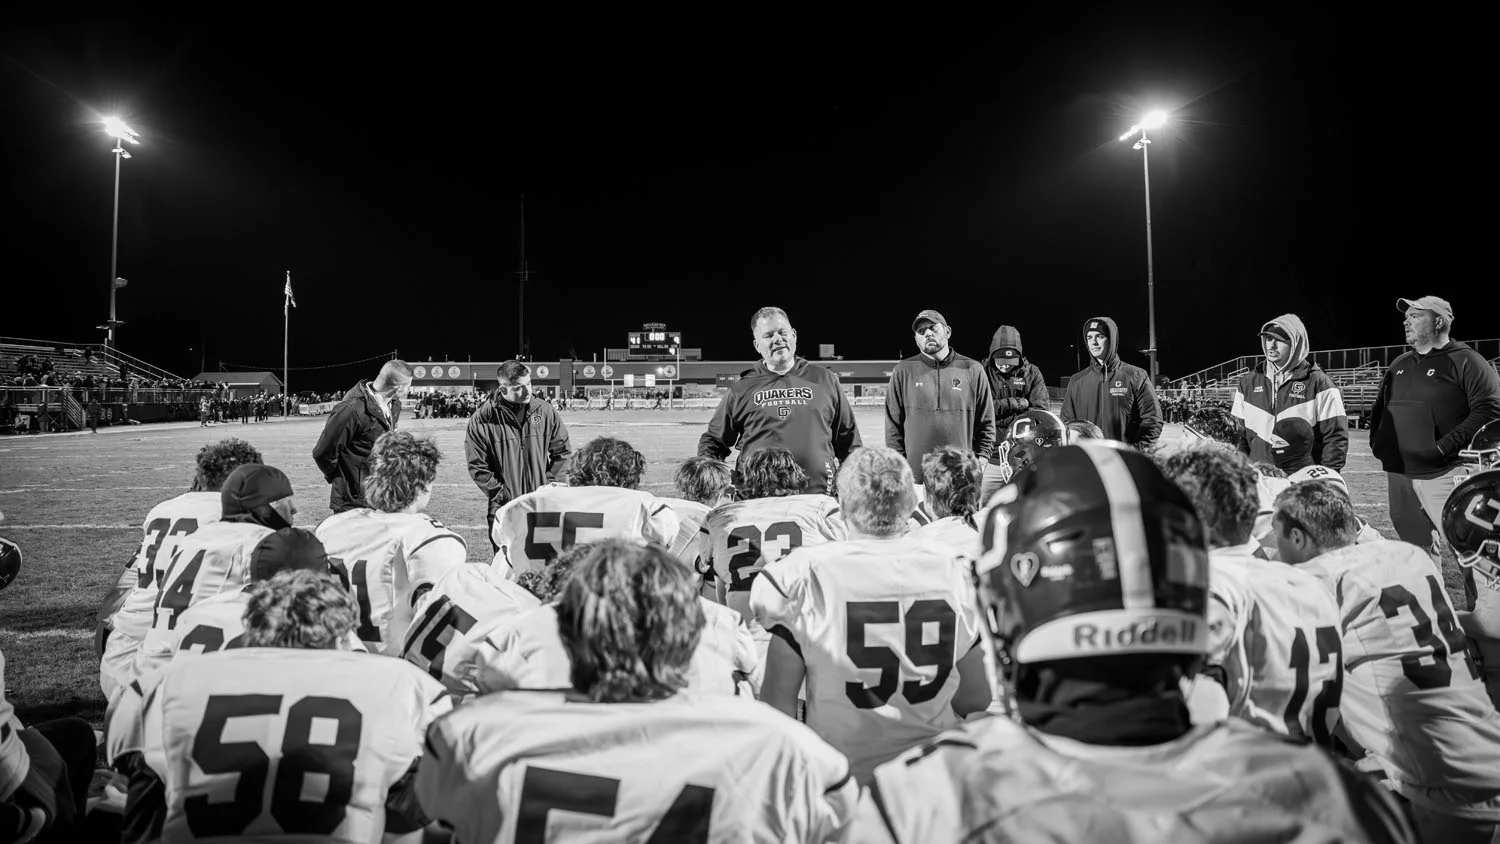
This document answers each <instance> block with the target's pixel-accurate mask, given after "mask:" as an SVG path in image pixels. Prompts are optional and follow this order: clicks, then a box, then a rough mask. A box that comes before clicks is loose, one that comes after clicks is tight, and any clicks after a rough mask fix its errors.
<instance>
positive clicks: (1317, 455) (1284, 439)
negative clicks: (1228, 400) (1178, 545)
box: [1229, 314, 1349, 474]
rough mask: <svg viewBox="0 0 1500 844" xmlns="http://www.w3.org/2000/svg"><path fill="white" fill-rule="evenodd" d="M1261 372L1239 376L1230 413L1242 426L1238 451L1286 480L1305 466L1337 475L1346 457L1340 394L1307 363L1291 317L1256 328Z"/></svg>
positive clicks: (1301, 331)
mask: <svg viewBox="0 0 1500 844" xmlns="http://www.w3.org/2000/svg"><path fill="white" fill-rule="evenodd" d="M1260 340H1261V348H1263V349H1264V350H1265V353H1266V367H1265V369H1264V370H1263V371H1262V370H1251V371H1250V372H1248V373H1246V374H1245V375H1242V376H1240V382H1239V384H1237V385H1236V386H1235V391H1234V404H1233V406H1232V407H1231V408H1230V411H1229V412H1230V413H1231V414H1233V415H1234V417H1235V418H1237V419H1239V420H1240V422H1241V423H1243V424H1244V426H1245V427H1244V435H1243V438H1242V440H1241V441H1240V444H1239V446H1240V451H1242V452H1244V453H1245V454H1248V455H1249V456H1250V460H1251V462H1253V463H1274V464H1275V465H1276V468H1278V469H1280V470H1282V471H1283V472H1286V473H1287V474H1291V473H1293V472H1295V471H1297V470H1299V469H1305V468H1307V467H1308V466H1313V465H1317V466H1327V467H1328V468H1330V469H1333V470H1335V471H1342V470H1343V468H1344V460H1345V458H1346V457H1347V455H1348V453H1349V417H1348V414H1346V413H1345V412H1344V399H1343V394H1342V393H1340V392H1339V388H1338V387H1335V386H1334V385H1333V381H1332V380H1330V379H1329V377H1328V375H1327V374H1326V373H1324V372H1323V369H1322V367H1320V366H1318V365H1317V364H1316V363H1313V362H1312V361H1309V360H1308V359H1307V353H1308V346H1309V343H1308V340H1307V328H1306V327H1304V326H1303V325H1302V320H1301V319H1300V318H1299V317H1298V316H1297V315H1296V314H1282V315H1281V316H1279V317H1277V318H1275V319H1273V320H1271V321H1270V322H1267V323H1266V324H1265V325H1262V326H1261V327H1260Z"/></svg>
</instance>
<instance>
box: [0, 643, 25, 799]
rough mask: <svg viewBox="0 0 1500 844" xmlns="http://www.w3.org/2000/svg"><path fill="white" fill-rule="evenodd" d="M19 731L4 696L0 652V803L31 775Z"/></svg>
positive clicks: (18, 723)
mask: <svg viewBox="0 0 1500 844" xmlns="http://www.w3.org/2000/svg"><path fill="white" fill-rule="evenodd" d="M21 729H22V727H21V722H20V721H19V720H18V719H17V718H16V708H15V707H14V706H11V705H10V701H9V700H8V699H7V698H6V696H5V653H4V652H0V801H3V800H9V799H10V796H11V795H12V794H14V793H15V792H16V789H18V788H20V787H21V783H23V782H25V781H26V775H27V774H29V773H31V754H29V753H27V752H26V745H24V744H22V743H21V738H20V736H18V735H17V733H19V732H20V731H21Z"/></svg>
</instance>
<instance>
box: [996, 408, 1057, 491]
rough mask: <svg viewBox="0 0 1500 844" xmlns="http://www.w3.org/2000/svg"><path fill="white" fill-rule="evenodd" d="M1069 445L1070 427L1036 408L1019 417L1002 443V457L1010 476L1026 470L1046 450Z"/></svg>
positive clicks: (1047, 411)
mask: <svg viewBox="0 0 1500 844" xmlns="http://www.w3.org/2000/svg"><path fill="white" fill-rule="evenodd" d="M1067 441H1068V427H1067V426H1066V425H1064V424H1063V421H1062V417H1060V416H1058V415H1057V414H1056V413H1053V412H1052V411H1050V410H1039V409H1036V408H1033V409H1031V410H1028V411H1026V412H1025V413H1022V414H1021V415H1020V416H1017V417H1016V418H1015V419H1014V420H1012V421H1011V423H1010V429H1009V430H1007V431H1006V432H1005V440H1004V441H1003V442H1001V443H1000V456H1001V458H1003V459H1004V461H1005V465H1006V467H1007V469H1008V470H1009V473H1010V476H1014V475H1015V474H1016V473H1017V472H1019V471H1021V470H1022V469H1024V468H1026V467H1027V466H1028V465H1030V464H1031V463H1032V462H1033V461H1035V460H1036V458H1037V456H1038V455H1039V454H1040V453H1041V450H1042V449H1044V448H1056V447H1057V446H1060V445H1063V444H1065V443H1067Z"/></svg>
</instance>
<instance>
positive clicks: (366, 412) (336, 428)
mask: <svg viewBox="0 0 1500 844" xmlns="http://www.w3.org/2000/svg"><path fill="white" fill-rule="evenodd" d="M400 418H401V401H400V400H399V399H393V400H392V401H391V418H390V419H387V418H386V415H385V413H384V412H383V411H381V409H380V405H379V404H377V403H376V402H375V397H374V396H373V395H372V394H371V393H370V382H368V381H361V382H359V383H358V384H355V385H354V386H353V387H352V388H350V390H349V392H347V393H345V394H344V398H343V400H342V401H340V402H339V403H338V404H336V405H334V407H333V414H332V415H331V416H329V417H328V421H327V422H326V423H324V425H323V435H322V436H321V437H318V444H317V445H315V446H313V450H312V457H313V462H314V463H316V464H318V471H320V472H322V473H323V479H324V480H326V481H328V482H329V483H330V484H332V485H333V489H332V490H331V491H330V492H329V495H328V506H329V507H330V508H331V509H332V510H333V512H335V513H342V512H344V511H345V510H353V509H354V508H356V507H365V506H368V505H366V504H365V494H364V482H365V475H366V474H367V473H368V471H369V470H368V468H367V466H366V464H367V463H368V462H369V459H370V449H372V448H374V447H375V440H377V439H379V438H380V435H381V434H384V433H385V432H386V431H392V430H395V428H396V422H397V421H398V420H399V419H400Z"/></svg>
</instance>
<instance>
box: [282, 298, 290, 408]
mask: <svg viewBox="0 0 1500 844" xmlns="http://www.w3.org/2000/svg"><path fill="white" fill-rule="evenodd" d="M286 289H287V290H291V289H292V271H291V270H287V271H286ZM291 301H292V300H291V297H290V296H289V295H287V294H286V293H285V292H283V293H282V295H281V421H283V422H285V421H286V411H287V396H288V395H289V393H288V387H289V386H290V385H288V384H287V382H286V378H287V349H288V348H289V346H290V340H289V335H290V334H291V325H292V306H291Z"/></svg>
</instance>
